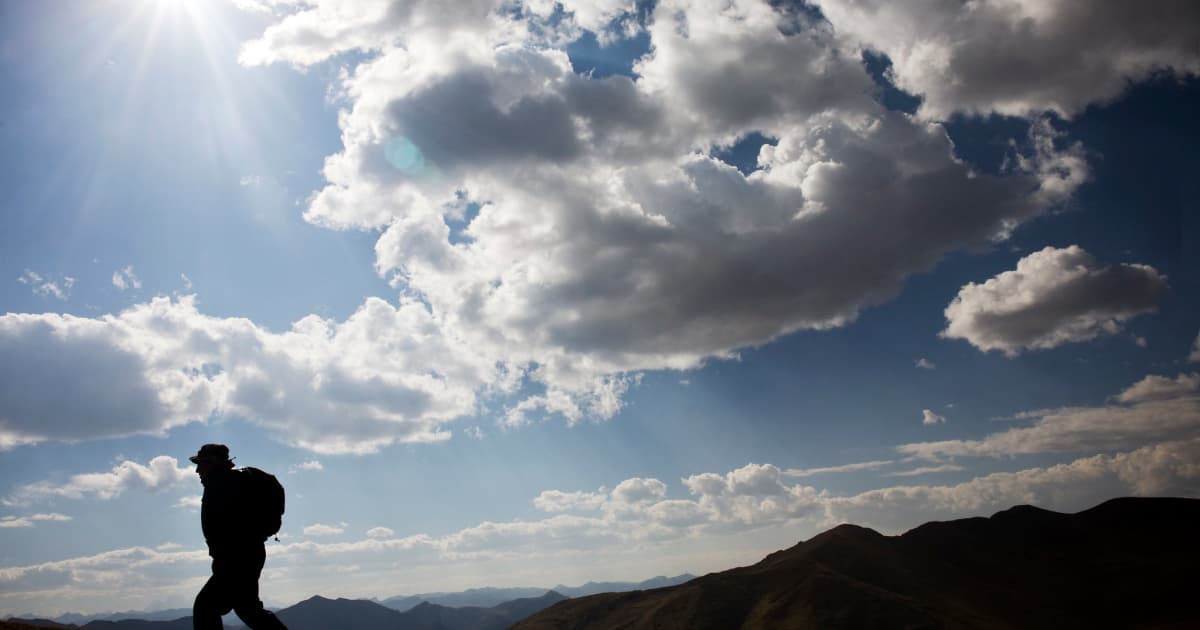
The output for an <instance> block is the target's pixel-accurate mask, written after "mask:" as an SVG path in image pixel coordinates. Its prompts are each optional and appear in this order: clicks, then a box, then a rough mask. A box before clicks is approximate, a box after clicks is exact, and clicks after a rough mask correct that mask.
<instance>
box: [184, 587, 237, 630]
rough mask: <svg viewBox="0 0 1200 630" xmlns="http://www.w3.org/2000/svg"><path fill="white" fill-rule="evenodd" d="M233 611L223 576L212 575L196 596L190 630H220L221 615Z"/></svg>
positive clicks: (221, 626)
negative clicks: (191, 629)
mask: <svg viewBox="0 0 1200 630" xmlns="http://www.w3.org/2000/svg"><path fill="white" fill-rule="evenodd" d="M232 609H233V603H232V601H231V599H230V597H229V590H228V588H227V583H226V580H225V579H224V576H218V575H217V574H215V573H214V574H213V576H212V577H210V578H208V582H206V583H205V584H204V588H202V589H200V593H199V594H197V595H196V601H195V602H194V603H193V604H192V628H193V629H194V630H221V629H222V628H224V626H223V625H222V624H221V615H225V614H228V613H229V611H230V610H232Z"/></svg>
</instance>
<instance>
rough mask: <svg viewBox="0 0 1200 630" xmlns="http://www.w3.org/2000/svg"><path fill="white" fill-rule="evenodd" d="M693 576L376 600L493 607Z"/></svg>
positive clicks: (401, 606)
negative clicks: (553, 594)
mask: <svg viewBox="0 0 1200 630" xmlns="http://www.w3.org/2000/svg"><path fill="white" fill-rule="evenodd" d="M695 577H696V576H694V575H691V574H689V573H684V574H683V575H676V576H675V577H666V576H662V575H660V576H658V577H653V578H650V579H649V580H644V581H642V582H588V583H586V584H584V585H582V586H563V585H562V584H559V585H558V586H555V587H553V588H549V589H546V588H473V589H469V590H465V591H459V592H456V593H420V594H417V595H400V596H397V597H389V598H387V599H384V600H380V601H379V603H380V604H383V605H384V606H387V607H388V608H394V609H396V610H400V611H404V610H409V609H410V608H413V607H414V606H416V605H418V604H420V603H421V602H429V603H431V604H438V605H441V606H450V607H452V608H458V607H462V606H485V607H486V606H496V605H498V604H502V603H504V602H507V601H511V600H514V599H522V598H528V597H538V596H540V595H542V594H543V593H545V592H546V591H547V590H550V591H554V592H556V593H561V594H563V595H565V596H567V597H583V596H584V595H595V594H596V593H616V592H624V591H638V590H644V589H648V588H659V587H662V586H673V585H675V584H683V583H684V582H687V581H688V580H691V579H693V578H695Z"/></svg>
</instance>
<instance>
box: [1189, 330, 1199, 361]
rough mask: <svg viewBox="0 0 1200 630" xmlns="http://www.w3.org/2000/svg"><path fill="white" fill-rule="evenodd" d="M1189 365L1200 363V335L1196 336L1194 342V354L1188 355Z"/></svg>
mask: <svg viewBox="0 0 1200 630" xmlns="http://www.w3.org/2000/svg"><path fill="white" fill-rule="evenodd" d="M1187 360H1188V363H1197V362H1200V334H1198V335H1196V341H1194V342H1192V352H1191V354H1189V355H1188V358H1187Z"/></svg>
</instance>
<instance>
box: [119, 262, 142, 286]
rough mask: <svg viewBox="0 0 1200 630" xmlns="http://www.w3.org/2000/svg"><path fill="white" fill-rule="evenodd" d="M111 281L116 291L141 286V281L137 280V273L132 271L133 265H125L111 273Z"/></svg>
mask: <svg viewBox="0 0 1200 630" xmlns="http://www.w3.org/2000/svg"><path fill="white" fill-rule="evenodd" d="M112 283H113V286H114V287H117V290H118V291H124V290H126V289H140V288H142V281H141V280H139V279H138V277H137V274H135V273H134V272H133V265H127V266H126V267H125V268H123V269H118V270H116V271H114V272H113V275H112Z"/></svg>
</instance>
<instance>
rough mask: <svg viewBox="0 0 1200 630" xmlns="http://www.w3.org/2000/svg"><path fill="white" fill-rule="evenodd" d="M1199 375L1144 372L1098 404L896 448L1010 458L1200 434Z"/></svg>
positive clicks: (925, 454) (1032, 414) (932, 455)
mask: <svg viewBox="0 0 1200 630" xmlns="http://www.w3.org/2000/svg"><path fill="white" fill-rule="evenodd" d="M1198 387H1200V380H1198V379H1197V378H1196V375H1192V374H1183V375H1180V376H1179V377H1178V378H1176V379H1167V378H1163V377H1158V376H1150V377H1147V378H1145V379H1143V380H1141V381H1139V382H1138V383H1135V384H1134V385H1132V386H1131V387H1129V388H1128V389H1126V390H1125V391H1124V392H1122V393H1121V394H1120V395H1119V396H1117V400H1118V402H1119V403H1128V404H1110V405H1104V406H1101V407H1064V408H1059V409H1047V410H1039V411H1029V412H1024V413H1021V414H1018V415H1017V418H1016V419H1017V420H1022V421H1031V422H1032V423H1031V424H1030V425H1029V426H1022V427H1014V428H1011V429H1007V430H1004V431H999V432H996V433H991V434H989V435H987V436H985V437H983V438H981V439H978V440H944V441H938V442H917V443H912V444H904V445H901V446H899V447H897V450H898V451H899V452H901V453H904V454H908V455H913V456H916V457H920V458H924V459H933V460H936V459H939V458H942V457H946V456H984V457H1009V456H1013V455H1023V454H1032V453H1056V452H1082V451H1089V450H1090V451H1116V450H1120V449H1129V448H1136V447H1139V446H1142V445H1146V444H1153V443H1156V442H1162V441H1167V440H1180V439H1190V438H1192V437H1194V436H1197V435H1200V395H1197V389H1198Z"/></svg>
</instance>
